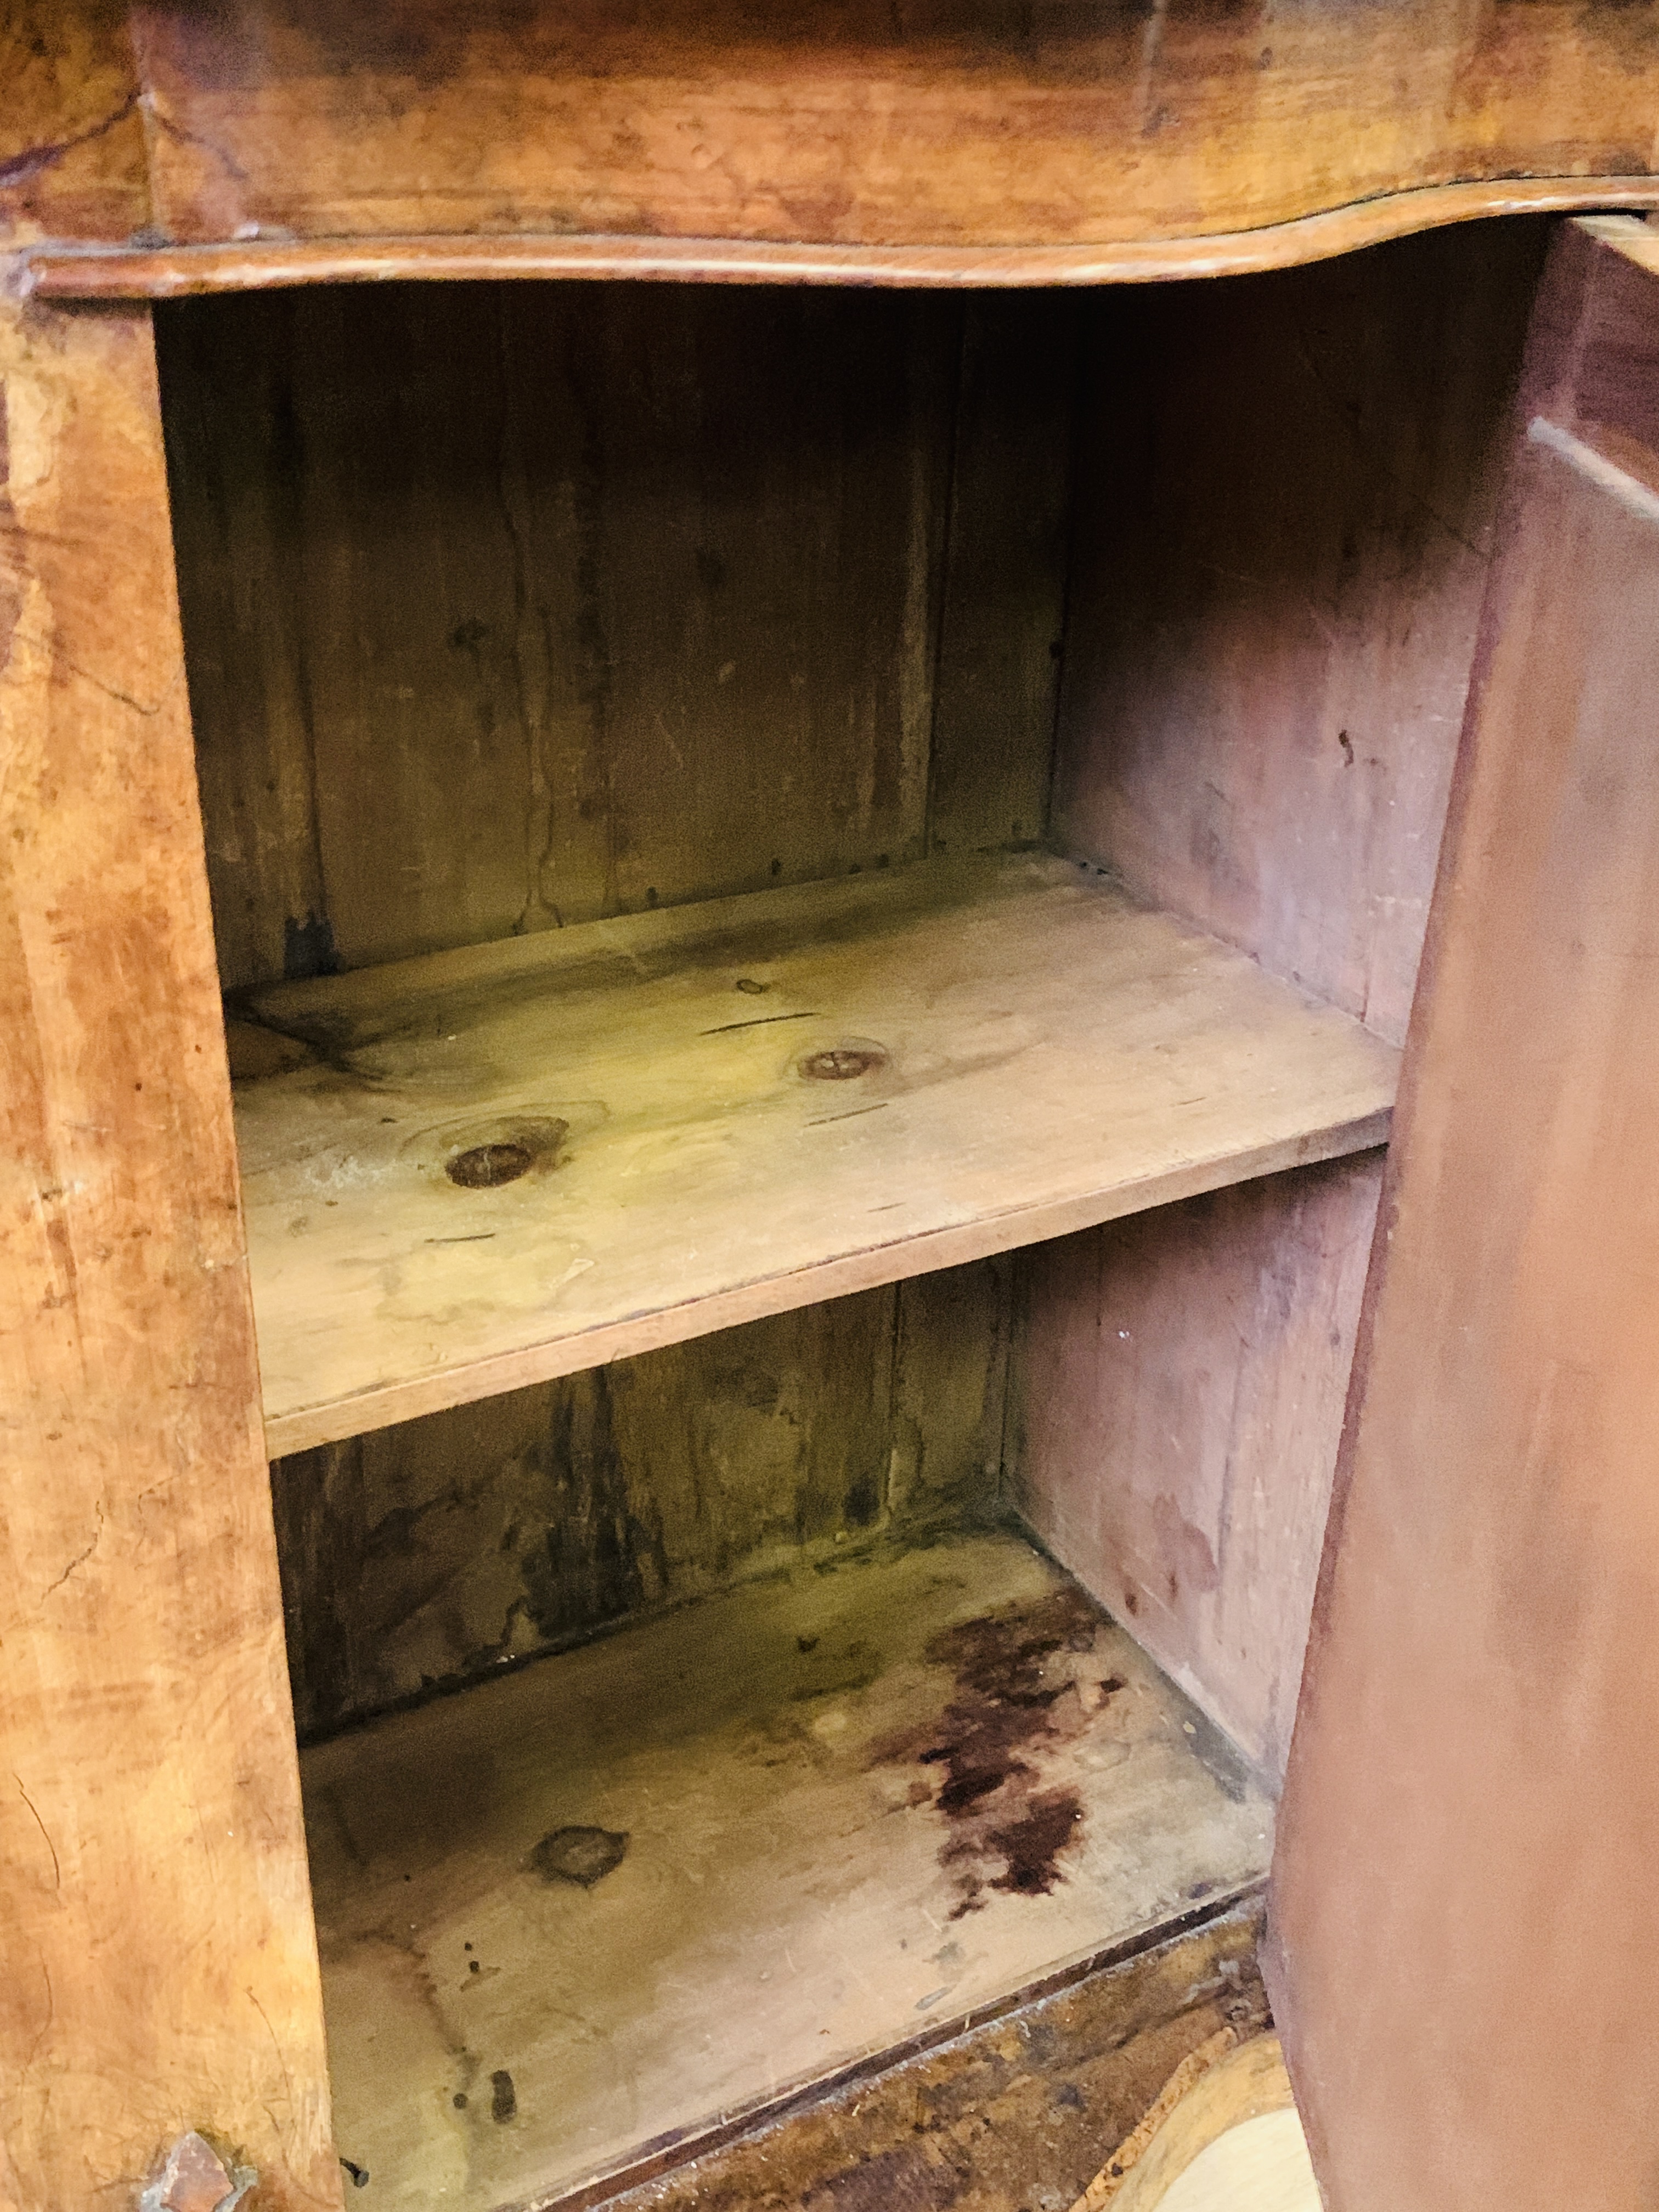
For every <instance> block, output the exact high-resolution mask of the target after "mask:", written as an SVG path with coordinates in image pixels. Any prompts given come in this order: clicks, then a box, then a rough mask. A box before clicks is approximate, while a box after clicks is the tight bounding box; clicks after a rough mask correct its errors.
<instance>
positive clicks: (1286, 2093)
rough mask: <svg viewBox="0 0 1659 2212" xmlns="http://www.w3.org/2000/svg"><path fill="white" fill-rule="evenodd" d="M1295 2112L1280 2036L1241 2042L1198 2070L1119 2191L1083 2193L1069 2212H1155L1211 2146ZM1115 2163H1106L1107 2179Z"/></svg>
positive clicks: (1161, 2120) (1117, 2187) (1125, 2175)
mask: <svg viewBox="0 0 1659 2212" xmlns="http://www.w3.org/2000/svg"><path fill="white" fill-rule="evenodd" d="M1217 2041H1219V2038H1218V2039H1217ZM1201 2047H1202V2046H1201ZM1197 2055H1198V2053H1196V2052H1194V2057H1196V2056H1197ZM1154 2109H1156V2108H1154ZM1295 2109H1296V2099H1295V2097H1294V2096H1293V2094H1292V2093H1291V2081H1290V2075H1288V2074H1287V2073H1286V2072H1285V2057H1284V2052H1283V2051H1282V2049H1281V2048H1280V2045H1279V2037H1278V2035H1277V2034H1276V2033H1273V2031H1272V2030H1271V2029H1270V2030H1269V2031H1268V2032H1267V2033H1266V2034H1265V2035H1256V2036H1251V2037H1249V2039H1246V2040H1245V2041H1243V2042H1238V2041H1237V2040H1235V2041H1234V2043H1233V2047H1232V2048H1231V2050H1222V2051H1218V2053H1217V2055H1216V2056H1215V2057H1214V2058H1213V2061H1212V2063H1210V2064H1209V2065H1207V2066H1206V2067H1204V2068H1201V2069H1199V2070H1198V2072H1197V2074H1196V2077H1195V2078H1194V2080H1193V2081H1191V2082H1190V2083H1189V2084H1188V2086H1187V2087H1186V2088H1185V2090H1184V2092H1183V2093H1182V2094H1181V2095H1180V2096H1179V2097H1178V2098H1177V2099H1176V2100H1174V2102H1173V2104H1172V2106H1171V2108H1170V2110H1168V2111H1167V2112H1164V2113H1163V2114H1162V2115H1161V2116H1160V2118H1159V2119H1158V2124H1157V2125H1156V2128H1155V2130H1154V2131H1153V2132H1152V2136H1151V2137H1150V2140H1148V2141H1147V2142H1146V2143H1145V2144H1143V2146H1142V2147H1141V2149H1140V2152H1139V2155H1138V2156H1137V2157H1136V2159H1135V2160H1134V2161H1133V2163H1132V2164H1131V2165H1129V2166H1127V2167H1126V2168H1125V2170H1124V2173H1123V2178H1122V2180H1121V2183H1115V2184H1114V2185H1113V2187H1112V2189H1111V2190H1110V2191H1109V2192H1108V2193H1103V2194H1101V2195H1099V2196H1097V2197H1094V2198H1092V2199H1091V2198H1090V2197H1089V2196H1088V2194H1087V2192H1085V2197H1083V2198H1082V2199H1081V2200H1080V2201H1079V2203H1077V2204H1075V2205H1073V2208H1072V2212H1085V2208H1086V2212H1099V2208H1100V2207H1101V2206H1103V2205H1104V2204H1106V2203H1110V2204H1112V2205H1113V2206H1114V2208H1115V2212H1154V2208H1155V2207H1156V2206H1158V2204H1160V2203H1163V2201H1164V2198H1165V2197H1167V2196H1168V2194H1169V2192H1170V2190H1171V2189H1172V2188H1173V2187H1174V2186H1175V2185H1176V2182H1177V2181H1179V2180H1180V2179H1181V2177H1182V2174H1183V2173H1185V2172H1186V2171H1187V2169H1188V2166H1191V2165H1193V2164H1194V2162H1195V2161H1196V2160H1198V2159H1199V2158H1200V2156H1201V2155H1202V2154H1203V2153H1204V2152H1205V2151H1206V2150H1208V2149H1209V2148H1210V2147H1211V2145H1212V2144H1213V2143H1218V2142H1220V2141H1221V2139H1222V2137H1223V2136H1227V2135H1231V2132H1232V2130H1234V2129H1235V2128H1237V2127H1243V2125H1245V2124H1246V2123H1247V2122H1249V2121H1250V2120H1258V2119H1262V2118H1266V2117H1267V2115H1268V2114H1269V2113H1272V2112H1294V2111H1295ZM1148 2118H1151V2115H1150V2114H1149V2115H1148ZM1113 2163H1115V2161H1109V2162H1108V2165H1107V2167H1106V2172H1107V2173H1109V2172H1110V2171H1111V2166H1112V2164H1113ZM1093 2186H1094V2185H1092V2184H1091V2187H1093Z"/></svg>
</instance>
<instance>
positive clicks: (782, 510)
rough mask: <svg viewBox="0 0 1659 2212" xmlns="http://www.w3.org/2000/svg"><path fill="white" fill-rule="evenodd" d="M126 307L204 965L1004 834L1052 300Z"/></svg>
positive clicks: (476, 291)
mask: <svg viewBox="0 0 1659 2212" xmlns="http://www.w3.org/2000/svg"><path fill="white" fill-rule="evenodd" d="M158 319H159V321H160V323H161V343H162V363H163V389H164V398H165V404H166V411H167V427H168V435H169V454H170V462H171V475H172V484H173V507H174V523H175V532H176V538H177V544H178V550H179V574H180V589H181V596H182V600H183V605H184V611H185V637H186V651H187V656H188V660H189V667H190V677H191V704H192V708H193V711H194V714H195V720H196V729H197V747H198V758H199V768H200V774H201V781H202V788H203V798H204V812H205V815H206V818H207V823H208V842H209V859H210V872H211V878H212V886H213V896H214V909H215V916H216V927H217V932H218V938H219V945H220V957H221V968H222V979H223V981H224V982H225V984H226V986H227V987H233V988H234V987H239V986H244V985H247V984H251V983H256V982H263V981H270V980H273V979H274V978H276V977H278V976H281V975H305V974H314V973H318V972H322V971H326V970H327V969H330V968H331V966H333V965H336V964H338V965H341V966H344V967H357V966H362V965H365V964H368V963H374V962H376V961H381V960H386V959H392V958H398V957H404V956H406V955H409V954H412V953H417V952H422V951H431V950H434V949H436V948H438V947H441V946H444V945H453V944H459V943H467V942H476V941H479V940H482V939H489V938H494V937H501V936H506V935H507V934H509V933H516V932H522V931H526V930H538V929H545V928H551V927H558V926H559V925H560V924H562V923H564V922H568V921H582V920H588V919H592V917H594V916H596V915H607V914H615V913H620V912H633V911H637V910H639V909H640V908H645V907H648V906H652V905H655V904H658V903H670V902H676V901H680V900H687V899H696V898H705V897H709V896H715V895H718V894H720V893H722V892H730V891H736V890H751V889H759V888H763V887H764V886H765V885H767V884H771V883H775V882H780V881H781V882H790V881H797V880H800V879H803V878H814V877H820V876H824V875H830V874H835V873H837V872H841V871H842V870H845V869H850V868H857V867H861V866H862V867H875V866H884V865H887V864H889V863H891V864H893V865H897V864H898V863H899V862H901V861H902V860H908V859H914V858H916V857H918V856H919V855H921V854H922V853H923V852H924V851H926V850H927V848H928V844H929V792H930V784H931V785H933V787H934V790H935V798H936V804H937V810H938V815H939V836H940V839H941V841H942V842H945V843H947V844H950V845H951V846H953V847H954V846H959V845H962V844H974V845H980V844H997V845H1000V844H1006V843H1009V842H1036V840H1037V839H1038V838H1039V837H1040V836H1041V834H1042V828H1043V826H1044V825H1043V813H1044V808H1045V805H1046V792H1047V785H1048V757H1049V752H1050V748H1051V743H1052V726H1053V715H1054V689H1055V681H1056V667H1055V659H1054V653H1055V648H1056V646H1057V641H1058V638H1059V635H1060V613H1061V598H1062V589H1063V577H1062V569H1063V560H1064V550H1065V542H1066V507H1065V502H1066V489H1067V482H1068V474H1069V458H1070V445H1071V436H1072V423H1071V407H1072V403H1073V394H1074V389H1075V374H1076V360H1077V349H1076V342H1075V341H1076V333H1077V328H1078V325H1077V310H1076V308H1075V307H1074V305H1073V302H1072V301H1070V300H1069V299H1065V298H1056V297H1054V296H1048V295H1038V296H1036V297H1023V296H1018V295H989V296H987V297H986V298H984V299H982V300H975V301H971V302H964V301H962V300H960V299H954V298H949V297H939V296H933V295H847V294H836V293H823V292H813V291H810V290H805V289H803V290H799V291H784V292H770V291H768V292H756V291H745V290H742V289H705V288H691V287H688V288H679V287H660V286H629V285H625V284H603V285H570V286H559V285H501V284H462V285H441V286H429V287H424V288H422V287H420V286H416V285H387V286H384V287H379V288H362V289H354V288H336V289H322V290H318V291H314V292H299V293H291V294H275V295H253V296H243V297H239V298H229V299H223V300H215V301H187V302H180V303H176V304H174V305H173V306H171V307H167V308H164V309H163V310H162V311H161V314H160V316H159V318H158ZM953 465H954V467H955V472H956V476H957V481H958V483H959V484H960V486H961V500H960V504H959V507H958V509H957V521H956V526H955V528H954V530H953V529H952V526H951V509H952V501H951V479H952V471H953ZM947 541H949V543H950V544H951V550H952V555H953V558H952V560H951V573H950V574H949V575H948V577H947ZM947 611H948V617H949V618H948V620H946V619H945V616H946V613H947ZM987 641H989V642H988V643H987ZM941 701H942V702H943V712H942V714H941V715H940V716H939V738H940V743H939V754H938V757H937V759H935V757H934V736H935V720H936V714H935V709H936V702H941Z"/></svg>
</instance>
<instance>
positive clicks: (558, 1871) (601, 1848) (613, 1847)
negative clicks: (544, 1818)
mask: <svg viewBox="0 0 1659 2212" xmlns="http://www.w3.org/2000/svg"><path fill="white" fill-rule="evenodd" d="M628 1843H629V1838H628V1837H627V1836H626V1835H625V1834H623V1835H619V1834H618V1833H617V1831H616V1830H615V1829H613V1828H555V1829H554V1830H553V1831H552V1832H551V1833H550V1835H545V1836H544V1837H543V1838H542V1839H541V1841H540V1843H538V1844H537V1846H536V1848H535V1850H533V1851H532V1852H531V1854H530V1863H531V1865H532V1867H534V1868H535V1869H536V1871H537V1873H538V1875H540V1876H541V1878H542V1880H543V1881H549V1882H552V1881H574V1882H575V1883H576V1884H577V1885H578V1886H579V1887H580V1888H582V1889H592V1887H593V1885H594V1883H595V1882H598V1881H604V1880H605V1876H606V1875H608V1874H611V1873H614V1872H615V1870H616V1869H617V1868H618V1867H619V1866H620V1865H621V1864H622V1863H623V1860H624V1859H625V1858H626V1857H627V1856H628Z"/></svg>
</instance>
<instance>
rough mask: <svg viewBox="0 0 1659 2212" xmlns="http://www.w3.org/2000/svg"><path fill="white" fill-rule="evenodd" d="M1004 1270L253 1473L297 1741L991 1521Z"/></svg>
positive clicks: (717, 1343)
mask: <svg viewBox="0 0 1659 2212" xmlns="http://www.w3.org/2000/svg"><path fill="white" fill-rule="evenodd" d="M1009 1289H1010V1285H1009V1267H1008V1263H1007V1262H1006V1261H977V1262H975V1265H973V1266H972V1267H949V1268H945V1269H942V1270H941V1271H940V1272H939V1273H937V1274H931V1275H919V1276H916V1277H915V1278H914V1279H912V1280H911V1281H909V1282H907V1283H895V1284H889V1285H885V1286H884V1287H883V1288H881V1289H879V1290H873V1291H860V1293H858V1294H857V1295H856V1296H854V1297H848V1298H833V1299H830V1300H829V1301H828V1302H827V1303H825V1304H820V1305H810V1306H803V1307H800V1308H799V1309H798V1310H796V1311H795V1312H793V1313H787V1314H776V1315H772V1316H768V1317H767V1318H766V1319H764V1320H763V1321H758V1322H749V1323H747V1324H746V1325H745V1326H744V1328H737V1329H721V1330H718V1331H716V1332H715V1334H713V1335H712V1336H704V1337H698V1338H696V1339H694V1340H692V1341H691V1342H690V1343H688V1344H683V1345H670V1346H665V1348H664V1349H663V1350H661V1351H659V1352H644V1353H641V1355H640V1357H639V1358H636V1359H629V1360H619V1361H617V1362H615V1363H614V1364H612V1365H611V1366H609V1367H599V1368H592V1369H589V1370H587V1371H586V1373H584V1374H580V1375H574V1376H565V1377H561V1378H560V1379H559V1380H558V1381H557V1382H554V1383H542V1384H539V1385H538V1386H537V1387H535V1388H534V1389H529V1390H520V1391H510V1392H508V1393H507V1395H506V1396H504V1397H499V1398H487V1399H483V1400H480V1401H477V1403H475V1404H473V1405H470V1406H464V1407H454V1408H453V1409H452V1410H451V1411H449V1412H447V1413H434V1414H428V1416H427V1418H426V1419H423V1420H419V1421H406V1422H400V1423H398V1424H396V1425H393V1426H392V1427H391V1428H387V1429H380V1430H375V1431H372V1432H371V1433H370V1434H368V1435H367V1436H361V1437H350V1438H348V1439H347V1440H346V1441H344V1442H343V1443H337V1444H328V1445H324V1446H321V1447H319V1449H317V1450H315V1451H311V1452H301V1453H298V1454H296V1455H294V1456H293V1457H292V1458H289V1459H283V1460H278V1461H276V1462H275V1464H274V1465H273V1466H272V1468H271V1487H272V1493H273V1497H274V1499H275V1504H276V1537H277V1548H278V1553H279V1555H280V1558H281V1560H282V1568H283V1595H284V1601H285V1604H286V1607H287V1617H288V1651H289V1672H290V1674H291V1677H292V1680H293V1685H294V1704H295V1716H296V1718H297V1720H298V1723H299V1726H300V1729H301V1735H302V1736H305V1735H319V1734H325V1733H327V1732H329V1731H331V1730H333V1729H338V1728H340V1727H341V1726H342V1725H343V1724H345V1723H349V1722H350V1721H353V1720H358V1719H362V1718H363V1717H365V1716H367V1715H368V1714H371V1713H373V1712H374V1711H376V1710H377V1709H380V1708H383V1707H385V1706H386V1705H392V1704H395V1703H396V1702H397V1701H398V1699H402V1698H407V1697H410V1696H411V1695H415V1694H417V1693H419V1692H422V1691H423V1690H428V1689H430V1688H431V1687H432V1686H434V1685H435V1684H438V1683H445V1684H449V1685H452V1686H453V1685H455V1684H458V1683H460V1682H463V1681H465V1680H469V1679H471V1678H473V1677H476V1676H478V1675H481V1674H487V1673H489V1672H491V1671H493V1670H494V1669H495V1668H498V1667H499V1666H500V1665H501V1663H502V1662H503V1661H504V1660H510V1659H516V1658H522V1657H524V1656H527V1655H528V1654H530V1653H532V1652H535V1651H538V1650H549V1649H556V1648H557V1647H558V1646H559V1645H561V1644H568V1643H570V1642H571V1641H573V1640H574V1639H575V1638H580V1637H581V1636H583V1635H585V1634H588V1633H591V1632H592V1631H593V1630H595V1629H597V1628H599V1627H602V1626H611V1625H614V1624H615V1623H616V1622H617V1621H619V1620H624V1619H627V1618H629V1617H635V1616H638V1615H641V1614H643V1613H649V1612H652V1611H653V1610H657V1609H660V1608H661V1607H665V1606H667V1605H674V1604H679V1603H683V1602H684V1601H685V1600H686V1599H687V1598H690V1597H696V1596H699V1595H707V1594H708V1592H709V1591H712V1590H715V1589H722V1588H725V1587H726V1586H728V1585H730V1584H732V1583H738V1582H743V1581H748V1580H753V1579H755V1578H757V1577H762V1576H765V1575H769V1574H772V1573H775V1572H776V1571H778V1569H779V1568H781V1567H783V1566H786V1565H790V1566H799V1565H801V1564H802V1563H803V1562H804V1561H806V1560H823V1559H836V1558H844V1557H846V1556H847V1552H848V1547H852V1548H853V1549H854V1550H856V1549H858V1548H859V1547H864V1548H868V1547H871V1546H872V1545H880V1544H886V1543H891V1542H893V1541H897V1540H899V1539H901V1538H906V1537H913V1538H920V1537H921V1535H922V1534H924V1533H925V1532H927V1531H928V1530H930V1529H933V1530H936V1529H937V1528H939V1527H940V1526H941V1525H942V1524H945V1525H956V1524H962V1523H971V1522H974V1521H975V1520H976V1519H978V1520H983V1519H985V1518H986V1517H987V1516H989V1515H991V1514H993V1513H994V1511H995V1510H997V1505H998V1488H999V1474H1000V1463H1001V1458H1002V1431H1003V1416H1004V1405H1005V1399H1006V1376H1007V1364H1008V1338H1009V1330H1010V1324H1011V1318H1012V1316H1011V1311H1010V1304H1011V1302H1010V1297H1009Z"/></svg>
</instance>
